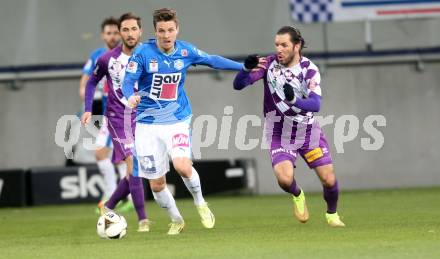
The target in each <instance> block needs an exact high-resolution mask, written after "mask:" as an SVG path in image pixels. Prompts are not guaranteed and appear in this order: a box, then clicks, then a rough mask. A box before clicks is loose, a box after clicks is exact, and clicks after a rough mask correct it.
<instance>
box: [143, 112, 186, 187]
mask: <svg viewBox="0 0 440 259" xmlns="http://www.w3.org/2000/svg"><path fill="white" fill-rule="evenodd" d="M189 124H190V120H187V121H183V122H178V123H175V124H166V125H160V124H144V123H136V130H135V137H134V140H135V146H136V156H137V160H138V176H140V177H143V178H147V179H157V178H159V177H162V176H164V175H165V174H166V173H167V172H168V171H169V170H170V160H169V158H170V157H171V159H174V158H176V157H187V158H189V159H191V136H190V132H189V131H190V130H189Z"/></svg>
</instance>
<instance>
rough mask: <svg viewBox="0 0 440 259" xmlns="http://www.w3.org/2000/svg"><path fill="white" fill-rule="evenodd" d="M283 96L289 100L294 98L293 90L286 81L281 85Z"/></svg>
mask: <svg viewBox="0 0 440 259" xmlns="http://www.w3.org/2000/svg"><path fill="white" fill-rule="evenodd" d="M283 90H284V96H286V100H287V101H289V102H291V101H292V100H294V99H295V92H293V88H292V86H291V85H289V84H288V83H285V84H284V85H283Z"/></svg>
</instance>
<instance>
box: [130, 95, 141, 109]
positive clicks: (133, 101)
mask: <svg viewBox="0 0 440 259" xmlns="http://www.w3.org/2000/svg"><path fill="white" fill-rule="evenodd" d="M140 102H141V97H140V96H139V95H132V96H130V98H128V106H130V108H132V109H134V108H136V107H137V106H138V105H139V103H140Z"/></svg>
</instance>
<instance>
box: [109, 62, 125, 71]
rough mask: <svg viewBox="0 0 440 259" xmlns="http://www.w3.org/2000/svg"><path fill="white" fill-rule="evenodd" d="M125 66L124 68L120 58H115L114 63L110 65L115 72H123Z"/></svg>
mask: <svg viewBox="0 0 440 259" xmlns="http://www.w3.org/2000/svg"><path fill="white" fill-rule="evenodd" d="M123 68H124V65H122V63H121V61H119V60H113V63H112V65H111V66H110V69H111V70H112V71H113V72H115V73H119V72H121V71H122V69H123Z"/></svg>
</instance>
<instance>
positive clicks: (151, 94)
mask: <svg viewBox="0 0 440 259" xmlns="http://www.w3.org/2000/svg"><path fill="white" fill-rule="evenodd" d="M191 65H206V66H209V67H212V68H215V69H224V70H237V71H239V70H241V69H242V67H243V65H242V64H241V63H238V62H235V61H232V60H229V59H226V58H223V57H221V56H217V55H209V54H207V53H205V52H203V51H201V50H199V49H197V48H196V47H195V46H193V45H192V44H190V43H188V42H184V41H180V40H178V41H176V43H175V46H174V50H173V52H172V53H170V54H165V53H163V52H161V51H160V50H159V49H158V47H157V45H156V40H154V39H153V40H149V41H148V42H146V43H144V44H142V45H141V46H139V47H138V48H136V49H135V50H134V52H133V55H132V56H131V58H130V60H129V62H128V65H127V68H126V73H125V79H124V84H123V87H122V92H123V94H124V96H125V97H126V98H129V97H130V96H131V95H133V94H134V86H135V83H136V82H138V90H139V91H138V93H137V94H139V95H140V96H141V102H140V103H139V105H138V107H137V116H136V121H138V122H140V123H146V124H173V123H176V122H180V121H183V120H186V119H188V118H190V117H191V116H192V110H191V105H190V103H189V99H188V96H187V95H186V93H185V90H184V85H185V79H186V72H187V70H188V68H189V67H190V66H191Z"/></svg>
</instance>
